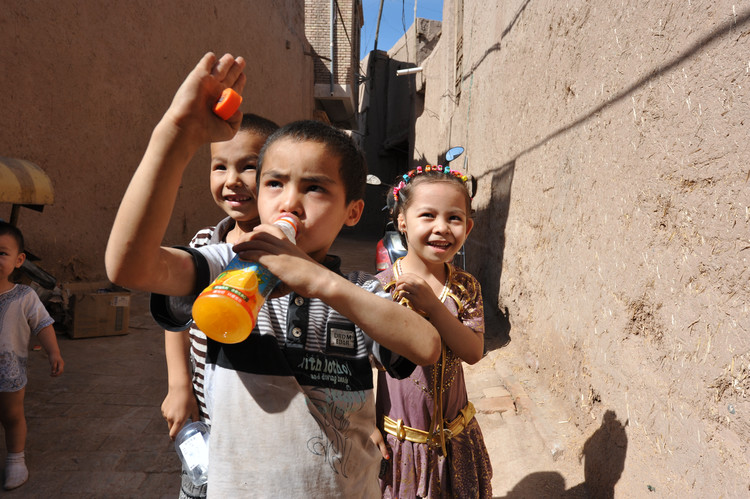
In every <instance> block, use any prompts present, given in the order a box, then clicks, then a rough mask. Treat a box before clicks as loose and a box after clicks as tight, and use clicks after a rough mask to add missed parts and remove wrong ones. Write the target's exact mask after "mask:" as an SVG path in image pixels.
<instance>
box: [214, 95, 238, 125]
mask: <svg viewBox="0 0 750 499" xmlns="http://www.w3.org/2000/svg"><path fill="white" fill-rule="evenodd" d="M240 104H242V96H241V95H240V94H238V93H237V92H235V91H234V90H233V89H231V88H225V89H224V91H223V92H222V93H221V97H219V100H218V102H216V105H215V106H214V113H216V115H217V116H218V117H219V118H221V119H223V120H228V119H229V118H231V117H232V116H233V115H234V113H236V112H237V110H238V109H239V108H240Z"/></svg>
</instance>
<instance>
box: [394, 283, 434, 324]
mask: <svg viewBox="0 0 750 499" xmlns="http://www.w3.org/2000/svg"><path fill="white" fill-rule="evenodd" d="M402 298H406V299H407V300H409V303H410V304H411V306H412V308H413V309H414V310H415V311H416V312H418V313H420V314H422V315H425V316H427V317H429V316H430V315H432V311H433V310H435V307H442V306H443V304H442V303H440V300H438V298H437V296H435V293H434V292H433V291H432V288H430V285H429V284H427V281H425V280H424V279H422V278H421V277H419V276H418V275H416V274H411V273H406V274H402V275H401V276H400V277H399V278H398V281H396V301H398V300H401V299H402Z"/></svg>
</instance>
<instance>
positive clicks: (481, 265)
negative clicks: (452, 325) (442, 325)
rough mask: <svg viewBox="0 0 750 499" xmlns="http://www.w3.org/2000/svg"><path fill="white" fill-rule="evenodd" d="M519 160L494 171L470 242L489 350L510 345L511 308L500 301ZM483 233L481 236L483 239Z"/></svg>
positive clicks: (468, 263)
mask: <svg viewBox="0 0 750 499" xmlns="http://www.w3.org/2000/svg"><path fill="white" fill-rule="evenodd" d="M515 168H516V162H515V160H513V161H511V162H509V163H506V164H504V165H503V166H501V167H500V168H498V169H495V170H493V171H492V177H491V179H490V196H489V201H488V203H487V206H486V207H485V208H484V209H482V210H480V211H477V212H476V213H475V214H474V229H473V231H472V232H473V235H470V236H469V239H467V241H466V257H467V261H466V266H467V270H469V272H471V273H472V274H473V275H475V276H476V278H477V279H479V282H480V283H481V284H482V298H483V300H484V316H485V337H486V339H487V340H488V341H487V343H488V344H487V345H486V347H485V348H488V349H490V348H500V347H502V346H504V345H507V344H508V343H509V342H510V328H511V326H510V320H509V318H508V308H507V307H505V306H504V305H502V299H501V298H500V279H501V277H502V273H503V255H504V253H505V225H506V224H507V222H508V209H509V207H510V191H511V186H512V184H513V173H514V171H515ZM480 234H481V236H480Z"/></svg>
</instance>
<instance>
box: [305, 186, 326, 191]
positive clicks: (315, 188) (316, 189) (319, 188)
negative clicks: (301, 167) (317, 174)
mask: <svg viewBox="0 0 750 499" xmlns="http://www.w3.org/2000/svg"><path fill="white" fill-rule="evenodd" d="M307 190H308V191H310V192H326V190H325V188H323V186H320V185H311V186H309V187H308V188H307Z"/></svg>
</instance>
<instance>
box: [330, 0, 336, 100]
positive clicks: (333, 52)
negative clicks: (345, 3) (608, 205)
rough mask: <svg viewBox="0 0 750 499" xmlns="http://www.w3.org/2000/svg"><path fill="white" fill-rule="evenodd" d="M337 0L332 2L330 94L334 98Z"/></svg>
mask: <svg viewBox="0 0 750 499" xmlns="http://www.w3.org/2000/svg"><path fill="white" fill-rule="evenodd" d="M335 4H336V0H331V84H330V88H329V90H330V92H331V97H333V84H334V74H333V71H334V68H335V67H336V56H335V50H334V49H335V45H334V43H333V32H334V28H335V26H336V5H335Z"/></svg>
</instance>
